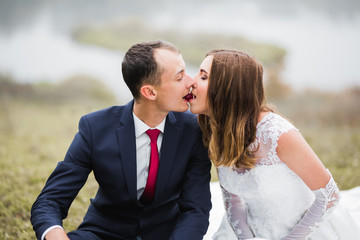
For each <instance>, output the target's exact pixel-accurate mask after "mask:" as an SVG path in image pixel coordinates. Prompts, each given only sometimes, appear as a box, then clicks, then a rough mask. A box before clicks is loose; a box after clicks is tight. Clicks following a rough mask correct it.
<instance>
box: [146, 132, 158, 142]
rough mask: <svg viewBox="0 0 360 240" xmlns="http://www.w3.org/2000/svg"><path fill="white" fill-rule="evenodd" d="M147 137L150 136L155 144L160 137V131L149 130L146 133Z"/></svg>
mask: <svg viewBox="0 0 360 240" xmlns="http://www.w3.org/2000/svg"><path fill="white" fill-rule="evenodd" d="M146 133H147V135H149V138H150V141H151V142H153V143H156V142H157V139H158V137H159V134H160V130H159V129H149V130H147V131H146Z"/></svg>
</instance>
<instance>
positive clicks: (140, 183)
mask: <svg viewBox="0 0 360 240" xmlns="http://www.w3.org/2000/svg"><path fill="white" fill-rule="evenodd" d="M133 117H134V126H135V139H136V140H135V142H136V172H137V198H138V199H140V197H141V195H142V194H143V192H144V190H145V186H146V182H147V178H148V175H149V166H150V153H151V145H150V138H149V136H148V135H147V133H146V131H147V130H149V129H155V128H156V129H158V130H160V134H159V137H158V139H157V147H158V151H159V159H160V149H161V143H162V138H163V135H164V129H165V120H166V117H165V118H164V120H163V121H162V122H161V123H160V124H159V125H157V126H156V127H155V128H151V127H149V126H148V125H146V124H145V123H144V122H143V121H141V120H140V119H139V118H138V117H137V116H136V115H135V113H134V112H133ZM54 228H62V227H61V226H60V225H54V226H51V227H49V228H48V229H46V230H45V232H44V233H43V234H42V236H41V240H44V239H45V235H46V234H47V233H48V232H49V231H50V230H52V229H54Z"/></svg>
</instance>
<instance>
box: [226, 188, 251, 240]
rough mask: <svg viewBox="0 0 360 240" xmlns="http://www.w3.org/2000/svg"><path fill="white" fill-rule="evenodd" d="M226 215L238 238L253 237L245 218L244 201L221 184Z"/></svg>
mask: <svg viewBox="0 0 360 240" xmlns="http://www.w3.org/2000/svg"><path fill="white" fill-rule="evenodd" d="M221 192H222V195H223V199H224V204H225V210H226V216H227V219H228V221H229V223H230V226H231V227H232V229H233V230H234V232H235V234H236V236H237V237H238V239H252V238H253V237H254V235H253V233H252V232H251V230H250V227H249V225H248V223H247V220H246V214H247V208H246V204H245V202H244V201H243V200H242V199H241V198H240V197H239V196H237V195H235V194H232V193H230V192H228V191H226V190H225V189H224V188H223V187H222V186H221Z"/></svg>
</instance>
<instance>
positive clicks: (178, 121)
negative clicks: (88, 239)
mask: <svg viewBox="0 0 360 240" xmlns="http://www.w3.org/2000/svg"><path fill="white" fill-rule="evenodd" d="M132 108H133V101H131V102H130V103H128V104H127V105H125V106H114V107H111V108H108V109H104V110H100V111H97V112H94V113H91V114H88V115H85V116H83V117H82V118H81V120H80V123H79V132H78V133H77V134H76V135H75V138H74V140H73V142H72V144H71V145H70V147H69V149H68V152H67V154H66V156H65V159H64V161H62V162H59V163H58V165H57V167H56V168H55V170H54V171H53V173H52V174H51V175H50V177H49V179H48V180H47V182H46V185H45V187H44V189H43V190H42V192H41V194H40V195H39V197H38V198H37V200H36V201H35V203H34V204H33V207H32V210H31V222H32V224H33V227H34V230H35V232H36V235H37V238H38V239H39V238H40V237H41V235H42V234H43V232H44V231H45V230H46V229H47V228H48V227H50V226H53V225H62V219H64V218H66V217H67V213H68V210H69V207H70V205H71V203H72V201H73V200H74V198H75V197H76V195H77V194H78V192H79V190H80V189H81V188H82V186H83V185H84V183H85V182H86V180H87V177H88V175H89V173H90V172H91V171H93V172H94V176H95V178H96V181H97V182H98V184H99V189H98V191H97V194H96V196H95V198H94V199H91V203H90V206H89V208H88V211H87V213H86V215H85V217H84V220H83V222H82V223H81V225H80V226H79V229H81V230H87V231H91V232H93V233H96V234H97V235H98V236H99V237H102V238H103V239H136V236H142V238H143V239H202V238H203V235H204V234H205V233H206V231H207V228H208V224H209V223H208V218H209V211H210V209H211V202H210V189H209V181H210V165H211V164H210V161H209V159H208V157H207V151H206V150H205V149H204V147H203V144H202V140H201V131H200V129H199V127H198V124H197V121H196V116H195V115H193V114H191V113H175V112H170V113H169V114H168V115H167V119H166V123H165V129H164V135H163V142H162V146H161V150H160V151H161V153H160V154H161V155H160V165H159V171H158V178H157V183H156V193H155V198H154V201H153V203H151V204H150V205H146V206H145V205H143V204H141V203H140V202H139V201H138V200H137V187H136V182H137V180H136V145H135V129H134V120H133V115H132Z"/></svg>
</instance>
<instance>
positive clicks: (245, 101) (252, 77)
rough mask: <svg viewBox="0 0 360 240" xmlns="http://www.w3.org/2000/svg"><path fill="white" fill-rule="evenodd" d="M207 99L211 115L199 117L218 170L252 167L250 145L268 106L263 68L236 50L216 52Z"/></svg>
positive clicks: (205, 142) (204, 139)
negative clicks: (222, 168)
mask: <svg viewBox="0 0 360 240" xmlns="http://www.w3.org/2000/svg"><path fill="white" fill-rule="evenodd" d="M206 56H213V61H212V66H211V71H210V75H209V84H208V92H207V100H208V105H209V109H210V115H209V116H207V115H202V114H201V115H199V116H198V120H199V124H200V127H201V130H202V131H203V141H204V144H205V145H206V146H208V147H209V154H210V159H211V160H212V161H213V163H214V165H215V166H216V167H218V166H236V167H238V168H252V167H254V165H255V159H254V157H253V154H252V152H250V151H249V149H248V146H249V145H250V144H251V143H252V142H253V141H254V140H255V135H256V125H257V123H258V119H259V115H260V113H261V111H271V109H270V108H268V107H266V106H265V104H266V99H265V95H264V86H263V67H262V65H261V64H260V63H258V62H257V61H256V60H255V58H253V57H251V56H249V55H248V54H246V53H244V52H240V51H236V50H225V49H215V50H212V51H210V52H208V54H207V55H206Z"/></svg>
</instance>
